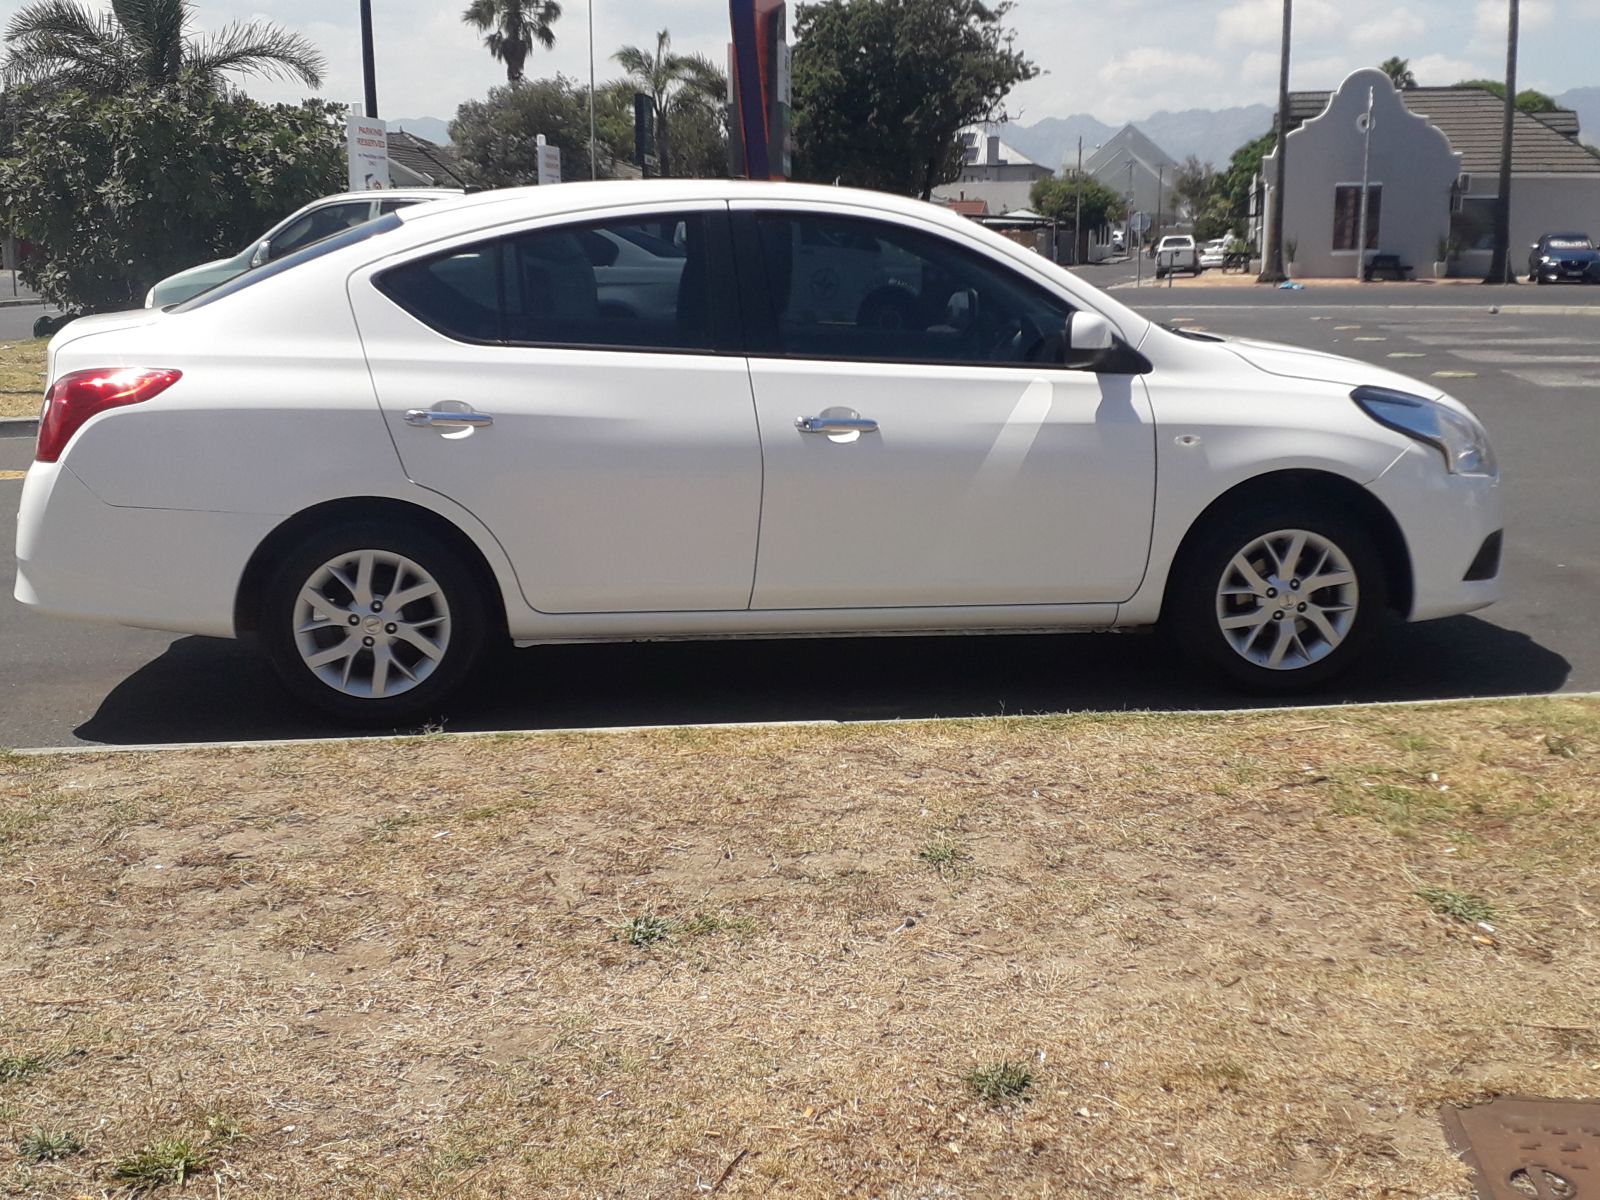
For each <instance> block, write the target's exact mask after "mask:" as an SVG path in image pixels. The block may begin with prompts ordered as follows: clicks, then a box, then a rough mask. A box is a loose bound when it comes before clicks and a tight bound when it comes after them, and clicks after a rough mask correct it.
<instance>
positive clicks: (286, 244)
mask: <svg viewBox="0 0 1600 1200" xmlns="http://www.w3.org/2000/svg"><path fill="white" fill-rule="evenodd" d="M459 195H461V189H460V188H384V189H382V190H381V191H370V192H341V193H339V194H338V195H336V196H324V197H322V198H321V199H320V200H313V201H312V202H311V203H310V204H307V205H306V206H305V207H304V208H299V209H296V210H295V211H294V212H292V213H290V214H289V215H288V216H287V217H285V218H284V219H283V220H281V221H279V222H278V223H277V224H276V225H274V226H273V227H272V228H271V229H269V230H267V231H266V233H264V234H262V235H261V236H260V237H259V238H256V239H255V240H254V241H252V242H251V243H250V244H249V245H247V246H245V247H244V248H243V249H242V250H240V251H239V252H238V253H237V254H234V255H230V256H229V257H228V258H219V259H217V260H216V261H214V262H208V263H201V264H200V265H199V266H198V267H190V268H188V269H187V270H184V271H179V272H178V273H177V274H176V275H168V276H167V277H166V278H165V279H163V280H162V281H161V282H160V283H158V284H156V285H155V286H154V287H152V288H151V289H150V291H149V292H148V293H146V295H145V298H144V306H145V307H146V308H165V307H166V306H167V305H169V304H182V303H183V302H184V301H185V300H188V299H189V298H190V297H192V296H198V295H199V294H200V293H201V292H203V291H205V290H206V289H207V288H214V287H216V286H217V284H219V283H226V282H227V281H228V280H230V279H232V278H233V277H234V276H236V275H242V274H243V273H244V272H246V271H248V270H251V269H252V268H254V267H259V266H261V265H262V264H263V263H268V262H271V261H272V260H273V259H275V258H283V257H285V256H286V255H289V254H293V253H294V252H295V251H296V250H299V249H301V248H302V247H304V246H309V245H310V244H311V243H312V242H315V241H317V240H318V239H320V238H325V237H327V236H328V235H329V234H333V233H338V232H339V231H340V230H341V229H349V228H350V227H351V226H354V225H360V224H363V223H364V222H366V221H371V220H374V219H375V218H377V217H381V216H384V215H386V214H387V213H392V212H398V211H399V210H400V209H402V208H409V207H411V205H413V204H426V203H429V202H431V201H434V200H443V199H445V198H446V197H448V196H459Z"/></svg>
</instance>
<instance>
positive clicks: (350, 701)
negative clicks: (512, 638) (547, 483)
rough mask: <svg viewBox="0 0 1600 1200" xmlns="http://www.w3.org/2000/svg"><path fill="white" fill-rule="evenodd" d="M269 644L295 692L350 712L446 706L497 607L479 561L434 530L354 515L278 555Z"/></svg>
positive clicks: (381, 713) (323, 706)
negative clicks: (479, 578) (490, 601)
mask: <svg viewBox="0 0 1600 1200" xmlns="http://www.w3.org/2000/svg"><path fill="white" fill-rule="evenodd" d="M259 626H260V633H261V643H262V647H263V649H264V650H265V652H266V655H267V658H268V660H269V661H270V662H271V663H272V666H273V668H274V669H275V670H276V672H277V674H278V676H279V678H280V679H282V680H283V682H284V684H285V685H286V686H287V687H288V689H289V690H290V691H291V692H292V693H294V694H295V696H296V697H297V698H299V699H301V700H303V701H305V702H306V703H308V704H310V705H311V706H312V707H314V708H316V709H318V710H320V711H321V712H324V713H326V714H328V715H329V716H332V717H334V718H336V719H337V720H339V721H341V722H345V723H348V724H355V725H372V726H393V725H400V724H404V723H407V722H411V721H416V720H418V719H422V718H427V717H433V716H437V715H439V714H440V713H441V711H442V709H443V705H444V704H445V702H446V701H447V700H448V699H449V697H450V696H451V695H452V694H453V693H454V692H455V691H456V690H457V689H458V688H460V686H461V685H462V683H464V682H465V681H466V679H467V678H468V677H469V675H470V674H471V673H472V670H473V668H474V666H476V664H477V661H478V659H479V658H480V656H481V653H482V650H483V646H484V643H485V631H486V630H487V628H488V626H489V610H488V606H487V604H486V603H485V600H484V597H483V595H482V592H481V590H480V588H479V587H478V585H477V583H476V582H475V580H474V578H473V574H472V572H471V571H470V570H469V569H468V568H467V566H466V564H465V563H464V562H462V560H461V558H460V556H459V555H458V554H457V553H456V552H455V551H454V550H453V549H451V548H450V547H449V546H447V545H445V544H444V543H443V542H441V541H439V540H438V539H436V538H434V537H432V536H430V535H429V534H427V533H425V532H422V531H419V530H412V529H404V528H401V527H399V526H395V525H390V524H386V523H377V522H372V523H366V522H362V523H351V524H348V525H344V526H341V527H339V528H335V529H330V530H327V531H325V532H323V533H321V534H318V535H317V536H315V537H313V538H310V539H308V540H307V541H305V542H304V543H302V544H301V545H300V546H298V547H297V548H296V549H295V550H294V551H293V552H291V553H290V554H289V555H287V556H286V557H285V558H284V560H283V561H282V562H281V563H280V564H279V566H278V569H277V571H276V572H275V573H274V574H273V576H272V579H271V581H270V582H269V584H268V586H267V590H266V593H265V596H264V602H263V606H262V611H261V615H260V621H259Z"/></svg>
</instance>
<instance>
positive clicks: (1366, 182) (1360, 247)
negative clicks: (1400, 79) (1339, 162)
mask: <svg viewBox="0 0 1600 1200" xmlns="http://www.w3.org/2000/svg"><path fill="white" fill-rule="evenodd" d="M1375 96H1376V92H1375V89H1373V88H1368V89H1367V123H1366V126H1365V127H1364V128H1363V130H1362V132H1363V133H1364V134H1365V135H1366V140H1365V142H1363V144H1362V147H1361V229H1360V232H1359V233H1357V234H1356V282H1357V283H1360V282H1362V281H1363V280H1364V279H1366V277H1367V202H1368V201H1367V197H1368V196H1369V195H1371V193H1372V106H1373V101H1374V99H1375Z"/></svg>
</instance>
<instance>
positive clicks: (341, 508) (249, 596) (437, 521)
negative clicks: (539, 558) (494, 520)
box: [233, 496, 507, 635]
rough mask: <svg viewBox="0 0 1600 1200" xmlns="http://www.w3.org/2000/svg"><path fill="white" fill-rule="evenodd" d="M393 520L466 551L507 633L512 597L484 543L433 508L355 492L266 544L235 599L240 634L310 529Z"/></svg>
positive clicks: (301, 518)
mask: <svg viewBox="0 0 1600 1200" xmlns="http://www.w3.org/2000/svg"><path fill="white" fill-rule="evenodd" d="M371 520H378V521H392V522H394V523H396V524H401V525H409V526H411V527H412V528H420V529H425V530H427V531H428V532H429V533H431V534H432V535H433V536H435V537H437V538H438V539H439V540H440V541H442V542H444V543H445V544H446V545H448V546H450V547H451V549H453V550H455V551H456V552H457V553H459V554H460V555H461V560H462V562H464V563H465V564H466V565H467V568H468V570H470V571H471V572H472V575H473V578H474V580H475V581H476V582H477V584H478V586H479V587H480V588H481V589H482V591H483V595H484V597H485V600H486V602H487V604H488V606H489V612H490V613H491V614H492V615H493V619H494V621H495V623H496V628H495V630H494V632H495V633H496V634H499V635H505V634H506V628H507V621H506V598H505V594H504V592H503V591H502V590H501V587H500V582H499V580H498V579H497V578H496V577H495V572H494V568H493V567H491V566H490V565H489V560H488V559H487V558H485V557H484V554H483V551H482V550H481V549H480V548H479V547H478V544H477V543H476V542H474V541H473V540H472V538H471V537H469V536H468V535H467V534H466V533H465V532H464V531H463V530H462V529H461V527H460V526H459V525H456V524H455V523H454V522H453V521H451V520H450V519H449V518H448V517H444V516H441V515H440V514H439V513H436V512H434V511H433V510H432V509H429V508H424V507H423V506H422V505H420V504H412V503H410V502H408V501H405V500H396V499H393V498H391V497H387V496H350V497H343V498H341V499H338V500H328V501H324V502H323V503H321V504H314V505H312V506H311V507H310V508H306V509H302V510H301V511H300V512H297V513H295V514H294V515H293V516H292V517H288V518H286V519H285V520H284V521H283V522H281V523H280V524H279V525H278V526H277V527H276V528H274V529H273V530H272V532H271V533H269V534H267V536H266V537H265V538H263V539H262V540H261V544H260V545H258V546H257V547H256V549H255V552H254V553H253V554H252V555H251V556H250V561H249V562H247V563H246V564H245V568H244V572H243V574H242V575H241V576H240V579H239V586H238V589H237V590H236V591H235V593H234V600H233V627H234V631H235V633H236V634H239V635H246V634H253V633H255V632H256V631H257V629H258V628H259V626H260V612H259V608H260V604H261V598H262V593H263V592H264V590H265V588H266V585H267V581H268V580H270V579H271V578H272V573H273V571H274V570H275V569H276V567H277V565H278V563H279V562H281V561H282V560H283V557H284V555H285V554H287V553H288V552H289V550H290V549H291V548H292V547H293V546H294V545H295V544H296V543H297V542H298V541H299V540H300V539H301V538H303V537H304V536H305V535H307V534H309V533H312V532H316V531H320V530H323V529H326V528H328V527H329V526H330V525H332V524H334V523H336V522H343V521H371Z"/></svg>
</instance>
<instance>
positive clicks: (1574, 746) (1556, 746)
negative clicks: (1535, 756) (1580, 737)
mask: <svg viewBox="0 0 1600 1200" xmlns="http://www.w3.org/2000/svg"><path fill="white" fill-rule="evenodd" d="M1544 748H1545V750H1547V751H1548V752H1549V753H1551V754H1554V755H1555V756H1556V757H1557V758H1577V757H1578V743H1577V742H1575V741H1573V740H1572V739H1571V738H1569V737H1563V736H1562V735H1561V734H1559V733H1547V734H1545V735H1544Z"/></svg>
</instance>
